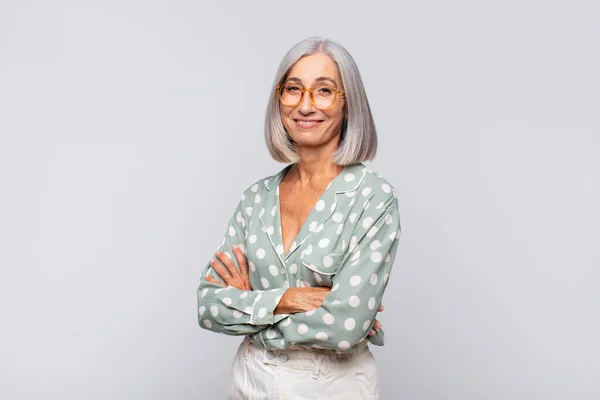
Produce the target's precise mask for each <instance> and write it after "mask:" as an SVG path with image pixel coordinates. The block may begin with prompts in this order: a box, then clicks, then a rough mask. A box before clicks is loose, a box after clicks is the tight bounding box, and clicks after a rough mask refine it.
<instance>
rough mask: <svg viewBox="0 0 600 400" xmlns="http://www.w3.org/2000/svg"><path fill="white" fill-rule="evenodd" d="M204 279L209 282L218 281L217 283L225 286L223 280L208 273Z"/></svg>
mask: <svg viewBox="0 0 600 400" xmlns="http://www.w3.org/2000/svg"><path fill="white" fill-rule="evenodd" d="M204 279H206V280H207V281H208V282H212V283H216V284H217V285H221V286H225V285H224V284H223V282H221V281H219V280H218V279H217V278H214V277H212V276H210V275H206V276H205V277H204Z"/></svg>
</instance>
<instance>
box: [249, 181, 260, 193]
mask: <svg viewBox="0 0 600 400" xmlns="http://www.w3.org/2000/svg"><path fill="white" fill-rule="evenodd" d="M250 190H252V191H253V192H254V193H256V191H257V190H258V183H255V184H254V185H252V187H251V188H250Z"/></svg>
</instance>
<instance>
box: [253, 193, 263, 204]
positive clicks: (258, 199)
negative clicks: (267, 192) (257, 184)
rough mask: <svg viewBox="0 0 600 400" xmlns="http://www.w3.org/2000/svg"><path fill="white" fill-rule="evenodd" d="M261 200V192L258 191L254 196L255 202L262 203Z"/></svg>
mask: <svg viewBox="0 0 600 400" xmlns="http://www.w3.org/2000/svg"><path fill="white" fill-rule="evenodd" d="M260 201H261V198H260V194H258V193H257V194H256V196H254V202H255V203H260Z"/></svg>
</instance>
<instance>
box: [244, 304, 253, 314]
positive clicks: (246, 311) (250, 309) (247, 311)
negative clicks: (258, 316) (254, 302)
mask: <svg viewBox="0 0 600 400" xmlns="http://www.w3.org/2000/svg"><path fill="white" fill-rule="evenodd" d="M244 312H245V313H246V314H250V313H251V312H252V307H250V306H248V307H246V308H244Z"/></svg>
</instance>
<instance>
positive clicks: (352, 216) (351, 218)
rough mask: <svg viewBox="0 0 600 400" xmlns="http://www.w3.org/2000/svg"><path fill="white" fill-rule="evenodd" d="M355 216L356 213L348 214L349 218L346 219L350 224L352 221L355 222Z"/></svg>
mask: <svg viewBox="0 0 600 400" xmlns="http://www.w3.org/2000/svg"><path fill="white" fill-rule="evenodd" d="M356 215H357V214H356V213H352V214H350V216H349V217H348V219H349V220H350V222H352V223H354V221H356Z"/></svg>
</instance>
